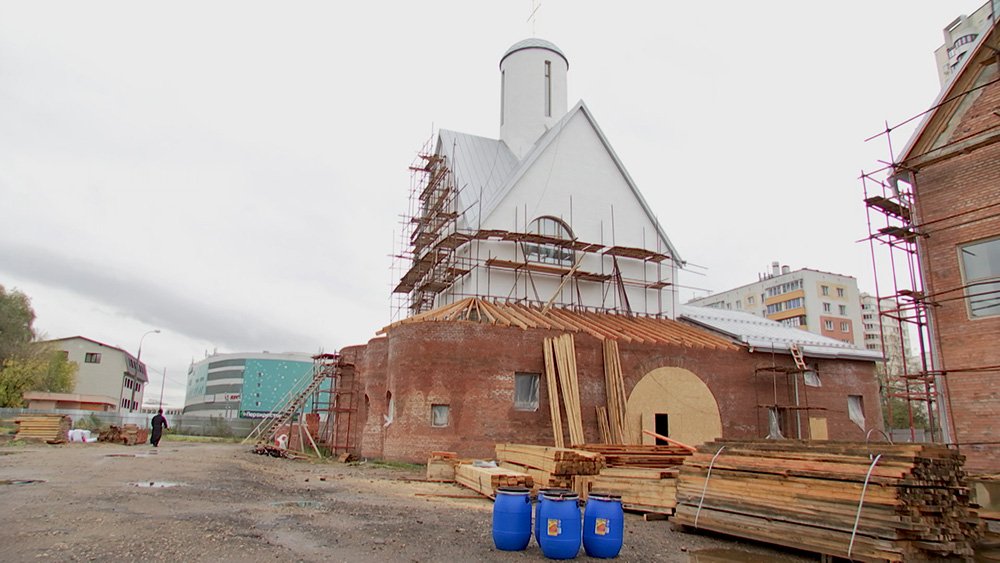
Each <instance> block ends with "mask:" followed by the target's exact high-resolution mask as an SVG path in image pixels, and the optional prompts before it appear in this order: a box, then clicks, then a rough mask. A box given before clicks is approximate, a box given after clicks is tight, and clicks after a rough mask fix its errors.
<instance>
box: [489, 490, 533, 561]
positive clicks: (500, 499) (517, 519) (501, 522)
mask: <svg viewBox="0 0 1000 563" xmlns="http://www.w3.org/2000/svg"><path fill="white" fill-rule="evenodd" d="M530 492H531V491H530V490H528V489H526V488H524V487H500V488H499V489H497V500H496V502H494V503H493V543H494V544H496V546H497V549H501V550H503V551H521V550H522V549H524V548H526V547H528V542H529V541H531V498H530V497H529V496H528V494H529V493H530Z"/></svg>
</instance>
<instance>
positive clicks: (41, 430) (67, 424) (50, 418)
mask: <svg viewBox="0 0 1000 563" xmlns="http://www.w3.org/2000/svg"><path fill="white" fill-rule="evenodd" d="M14 423H16V424H17V435H16V436H14V439H15V440H39V441H43V442H45V443H47V444H64V443H66V442H68V441H69V429H70V428H71V427H72V426H73V421H72V419H70V417H68V416H65V415H58V414H50V415H44V414H41V415H34V416H21V417H18V418H15V419H14Z"/></svg>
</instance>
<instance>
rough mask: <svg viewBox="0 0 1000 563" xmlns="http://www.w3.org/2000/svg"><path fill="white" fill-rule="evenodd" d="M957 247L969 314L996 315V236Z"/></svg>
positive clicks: (999, 266) (999, 247)
mask: <svg viewBox="0 0 1000 563" xmlns="http://www.w3.org/2000/svg"><path fill="white" fill-rule="evenodd" d="M958 251H959V256H960V261H961V264H962V278H963V282H964V284H965V297H966V299H967V300H968V304H969V316H970V317H971V318H973V319H976V318H981V317H992V316H996V315H1000V238H995V239H993V240H987V241H982V242H976V243H972V244H966V245H964V246H962V247H960V248H959V249H958Z"/></svg>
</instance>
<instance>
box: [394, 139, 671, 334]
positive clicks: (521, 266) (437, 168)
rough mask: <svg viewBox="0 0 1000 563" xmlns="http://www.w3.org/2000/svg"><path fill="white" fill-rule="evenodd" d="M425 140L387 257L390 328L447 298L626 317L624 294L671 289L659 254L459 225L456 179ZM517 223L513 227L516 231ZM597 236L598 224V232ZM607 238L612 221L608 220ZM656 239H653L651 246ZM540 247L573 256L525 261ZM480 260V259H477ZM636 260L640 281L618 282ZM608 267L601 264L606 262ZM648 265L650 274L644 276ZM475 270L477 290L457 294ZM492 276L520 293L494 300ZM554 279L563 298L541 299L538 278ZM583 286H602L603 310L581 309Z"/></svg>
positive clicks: (664, 256) (667, 260) (666, 260)
mask: <svg viewBox="0 0 1000 563" xmlns="http://www.w3.org/2000/svg"><path fill="white" fill-rule="evenodd" d="M431 149H432V143H431V141H428V142H427V143H426V144H425V145H424V147H423V148H422V150H420V151H419V152H418V153H417V156H416V158H415V159H414V161H413V163H412V164H411V165H410V172H411V180H410V198H409V206H408V207H409V209H408V212H407V214H406V215H404V216H403V217H402V222H401V227H402V229H401V236H400V237H399V239H398V241H397V242H398V248H397V250H396V252H395V254H394V255H393V268H392V275H393V283H394V284H395V286H394V288H393V290H392V295H393V297H392V311H391V319H392V321H393V322H395V321H398V320H401V319H402V318H404V317H406V316H412V315H416V314H420V313H423V312H426V311H429V310H431V309H433V308H434V307H435V306H436V305H442V304H444V303H442V302H440V301H439V300H438V298H439V296H440V295H441V294H442V293H444V292H448V298H449V299H450V300H451V301H453V302H454V301H459V300H461V299H464V298H466V297H479V298H486V299H489V300H492V301H495V302H499V303H519V304H530V305H538V306H542V307H546V308H547V307H550V306H552V305H558V306H559V307H563V308H570V309H577V310H588V311H615V312H621V311H623V310H624V311H625V313H626V314H631V313H632V312H633V311H632V304H630V303H629V300H628V297H627V293H626V291H625V290H626V288H629V287H631V288H641V289H643V290H661V289H664V288H667V287H669V286H671V285H672V282H671V280H670V279H669V278H666V277H664V272H663V270H664V267H666V268H667V269H670V270H672V268H673V258H672V257H671V256H670V255H669V254H668V253H666V252H663V251H660V250H656V251H653V250H648V249H644V248H634V247H628V246H620V245H615V244H614V243H612V244H610V245H608V244H604V243H603V242H584V241H581V240H579V239H566V238H560V237H557V236H551V235H546V234H540V233H536V232H530V231H529V228H528V221H527V218H526V213H525V218H524V225H523V229H522V230H500V229H482V228H469V227H464V228H460V227H459V218H460V217H461V216H462V214H463V213H464V212H465V211H467V210H465V209H459V208H458V205H459V203H458V202H459V198H458V193H459V191H460V190H461V189H465V188H467V186H464V187H462V188H459V187H457V186H456V185H455V175H454V174H453V172H452V169H451V163H449V162H448V159H447V157H446V156H443V155H440V154H437V153H436V152H433V151H432V150H431ZM520 226H521V225H519V227H520ZM602 230H603V226H602ZM612 236H613V221H612ZM481 243H488V244H491V245H493V248H496V245H511V247H512V251H511V252H509V253H507V256H508V258H509V257H511V256H513V257H514V259H513V260H512V259H508V258H501V257H500V256H497V255H494V254H493V253H492V252H490V251H488V250H486V251H484V250H482V244H481ZM659 247H660V240H659V238H657V248H658V249H659ZM538 248H544V249H546V250H548V251H551V252H554V253H558V254H559V255H560V256H571V257H573V258H572V260H570V262H571V264H569V263H550V262H544V261H542V262H540V261H536V260H529V258H528V253H529V251H530V250H531V249H538ZM483 254H485V256H483ZM587 255H592V256H600V257H602V258H605V259H607V260H603V259H602V260H601V269H602V271H586V270H583V269H581V268H580V265H581V263H582V262H583V258H584V257H585V256H587ZM620 260H622V261H636V262H641V263H642V264H643V268H642V270H643V278H644V279H632V278H628V277H624V276H622V273H621V268H620V266H619V261H620ZM606 262H608V264H607V265H605V263H606ZM649 264H653V265H656V266H657V267H656V268H653V269H654V270H655V272H656V274H655V275H649V273H648V272H649V270H650V268H647V267H645V266H646V265H649ZM473 272H477V273H481V274H482V278H481V279H482V280H483V282H482V283H483V285H484V286H485V287H486V288H487V289H486V290H485V292H484V291H481V290H480V289H481V288H479V287H477V288H475V289H473V290H472V291H457V290H456V288H455V285H456V283H457V282H459V281H460V280H462V279H463V278H465V277H466V276H469V275H470V274H472V273H473ZM496 273H506V274H513V286H514V288H517V287H519V286H520V287H523V290H522V291H521V292H519V294H518V295H513V292H514V290H513V289H512V290H511V292H512V295H508V296H507V297H498V296H496V295H492V296H490V295H484V293H488V292H489V289H488V288H489V287H490V286H491V284H492V283H494V281H493V279H492V277H491V276H493V275H494V274H496ZM544 278H549V279H553V278H554V279H558V280H559V285H558V287H559V291H558V292H557V293H559V294H562V293H564V291H563V290H564V289H566V290H567V291H565V294H566V295H567V297H566V298H563V299H561V300H557V299H556V298H557V297H558V295H557V296H555V297H553V296H550V295H543V294H539V292H538V289H537V287H536V279H544ZM581 283H597V284H600V285H601V295H602V296H604V302H605V303H607V302H610V304H607V305H605V306H593V305H591V306H585V305H584V304H583V297H582V294H581V289H580V284H581Z"/></svg>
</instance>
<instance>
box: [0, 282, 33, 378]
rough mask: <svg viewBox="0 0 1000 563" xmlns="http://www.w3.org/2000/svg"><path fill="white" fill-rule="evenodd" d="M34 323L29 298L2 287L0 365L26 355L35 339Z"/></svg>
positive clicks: (0, 295)
mask: <svg viewBox="0 0 1000 563" xmlns="http://www.w3.org/2000/svg"><path fill="white" fill-rule="evenodd" d="M34 322H35V311H34V309H32V308H31V300H30V299H28V296H27V295H25V294H24V293H21V292H20V291H18V290H16V289H15V290H11V291H7V290H6V289H4V287H3V286H2V285H0V365H2V364H3V363H4V362H6V361H7V360H8V359H10V358H14V357H17V356H20V355H23V354H25V353H26V350H27V348H28V347H29V345H30V344H31V342H32V341H33V340H34V339H35V330H34V328H32V326H31V325H32V324H33V323H34Z"/></svg>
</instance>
